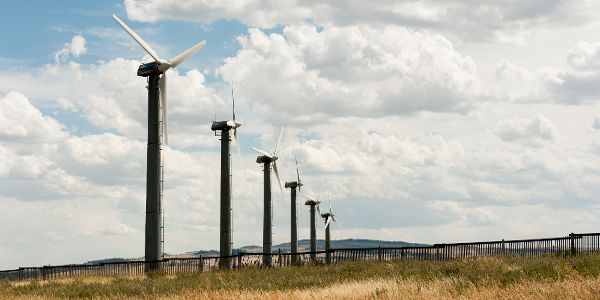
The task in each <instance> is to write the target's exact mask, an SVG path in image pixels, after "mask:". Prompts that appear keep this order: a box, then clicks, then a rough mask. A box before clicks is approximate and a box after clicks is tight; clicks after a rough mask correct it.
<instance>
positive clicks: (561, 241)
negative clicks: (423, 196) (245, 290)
mask: <svg viewBox="0 0 600 300" xmlns="http://www.w3.org/2000/svg"><path fill="white" fill-rule="evenodd" d="M597 251H600V233H580V234H575V233H571V234H569V235H568V236H565V237H558V238H543V239H527V240H500V241H488V242H472V243H451V244H434V245H433V246H418V247H377V248H338V249H331V250H329V251H317V252H299V253H296V254H292V253H272V254H268V253H239V254H238V255H233V256H226V257H193V258H169V259H164V260H161V261H127V262H112V263H98V264H78V265H63V266H44V267H27V268H19V269H15V270H6V271H0V279H4V280H35V279H41V280H47V279H58V278H69V277H79V276H89V275H97V276H136V275H140V276H141V275H145V274H146V273H148V272H150V271H160V272H162V273H166V274H178V273H188V272H204V271H210V270H214V269H219V268H228V269H242V268H262V267H270V268H277V267H288V266H297V265H306V264H313V263H341V262H346V261H359V260H379V261H392V260H409V259H410V260H449V259H468V258H478V257H487V256H509V255H511V256H529V257H535V256H543V255H579V254H585V253H590V252H597ZM267 255H268V256H270V257H271V265H269V266H266V265H264V264H263V261H264V260H263V257H264V256H267ZM311 255H314V256H315V258H314V260H311Z"/></svg>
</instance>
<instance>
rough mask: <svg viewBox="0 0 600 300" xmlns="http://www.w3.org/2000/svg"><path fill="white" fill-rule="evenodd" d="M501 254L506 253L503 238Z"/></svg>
mask: <svg viewBox="0 0 600 300" xmlns="http://www.w3.org/2000/svg"><path fill="white" fill-rule="evenodd" d="M502 255H506V245H504V239H502Z"/></svg>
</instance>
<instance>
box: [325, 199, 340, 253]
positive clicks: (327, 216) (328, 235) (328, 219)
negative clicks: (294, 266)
mask: <svg viewBox="0 0 600 300" xmlns="http://www.w3.org/2000/svg"><path fill="white" fill-rule="evenodd" d="M321 218H323V222H324V223H325V251H326V252H325V262H326V263H328V264H330V263H331V253H330V252H329V251H330V250H331V232H330V230H329V228H331V226H330V225H331V221H334V222H335V223H336V224H339V223H338V222H337V221H336V220H335V215H334V214H333V212H332V211H331V200H329V212H326V213H324V214H321Z"/></svg>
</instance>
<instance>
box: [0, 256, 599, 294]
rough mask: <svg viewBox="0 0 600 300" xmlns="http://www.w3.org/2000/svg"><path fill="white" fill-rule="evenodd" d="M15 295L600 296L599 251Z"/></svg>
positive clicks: (64, 285) (50, 286) (10, 287)
mask: <svg viewBox="0 0 600 300" xmlns="http://www.w3.org/2000/svg"><path fill="white" fill-rule="evenodd" d="M0 295H1V296H0V297H2V298H8V299H57V298H92V299H140V298H148V299H154V298H165V299H167V298H168V299H236V300H237V299H440V298H442V299H444V298H447V299H600V255H586V256H579V257H573V258H571V257H543V258H517V257H506V258H486V259H477V260H462V261H459V260H457V261H446V262H426V261H397V262H391V263H378V262H355V263H346V264H340V265H332V266H324V265H316V266H305V267H298V268H283V269H269V270H267V269H248V270H241V271H214V272H206V273H196V274H181V275H177V276H164V275H161V274H153V275H151V276H149V277H138V278H132V277H128V278H126V277H87V278H80V279H63V280H55V281H46V282H44V281H33V282H1V283H0Z"/></svg>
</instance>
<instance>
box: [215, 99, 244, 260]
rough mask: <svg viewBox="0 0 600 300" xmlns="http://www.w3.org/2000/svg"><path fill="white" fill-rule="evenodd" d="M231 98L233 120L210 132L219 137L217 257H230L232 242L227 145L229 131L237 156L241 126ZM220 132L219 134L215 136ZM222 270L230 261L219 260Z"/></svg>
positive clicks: (229, 162) (229, 160) (229, 171)
mask: <svg viewBox="0 0 600 300" xmlns="http://www.w3.org/2000/svg"><path fill="white" fill-rule="evenodd" d="M231 98H232V101H233V113H232V114H233V120H227V121H220V122H216V121H215V122H213V123H212V126H211V130H213V131H214V132H215V135H216V136H221V201H220V205H221V219H220V220H221V221H220V222H221V224H220V231H221V234H220V243H219V245H220V248H219V255H220V256H221V257H223V256H231V255H232V253H231V245H232V244H233V241H232V232H233V231H232V228H231V155H230V154H229V143H230V142H231V139H230V134H229V133H230V131H231V130H233V139H234V140H235V143H236V145H237V148H238V154H239V153H240V144H239V142H238V138H237V129H238V128H239V127H240V126H242V124H240V123H237V122H236V121H235V97H234V95H233V89H232V90H231ZM217 131H220V132H221V133H220V134H217ZM220 264H221V267H222V268H226V269H229V268H231V259H230V258H226V259H222V260H220Z"/></svg>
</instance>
